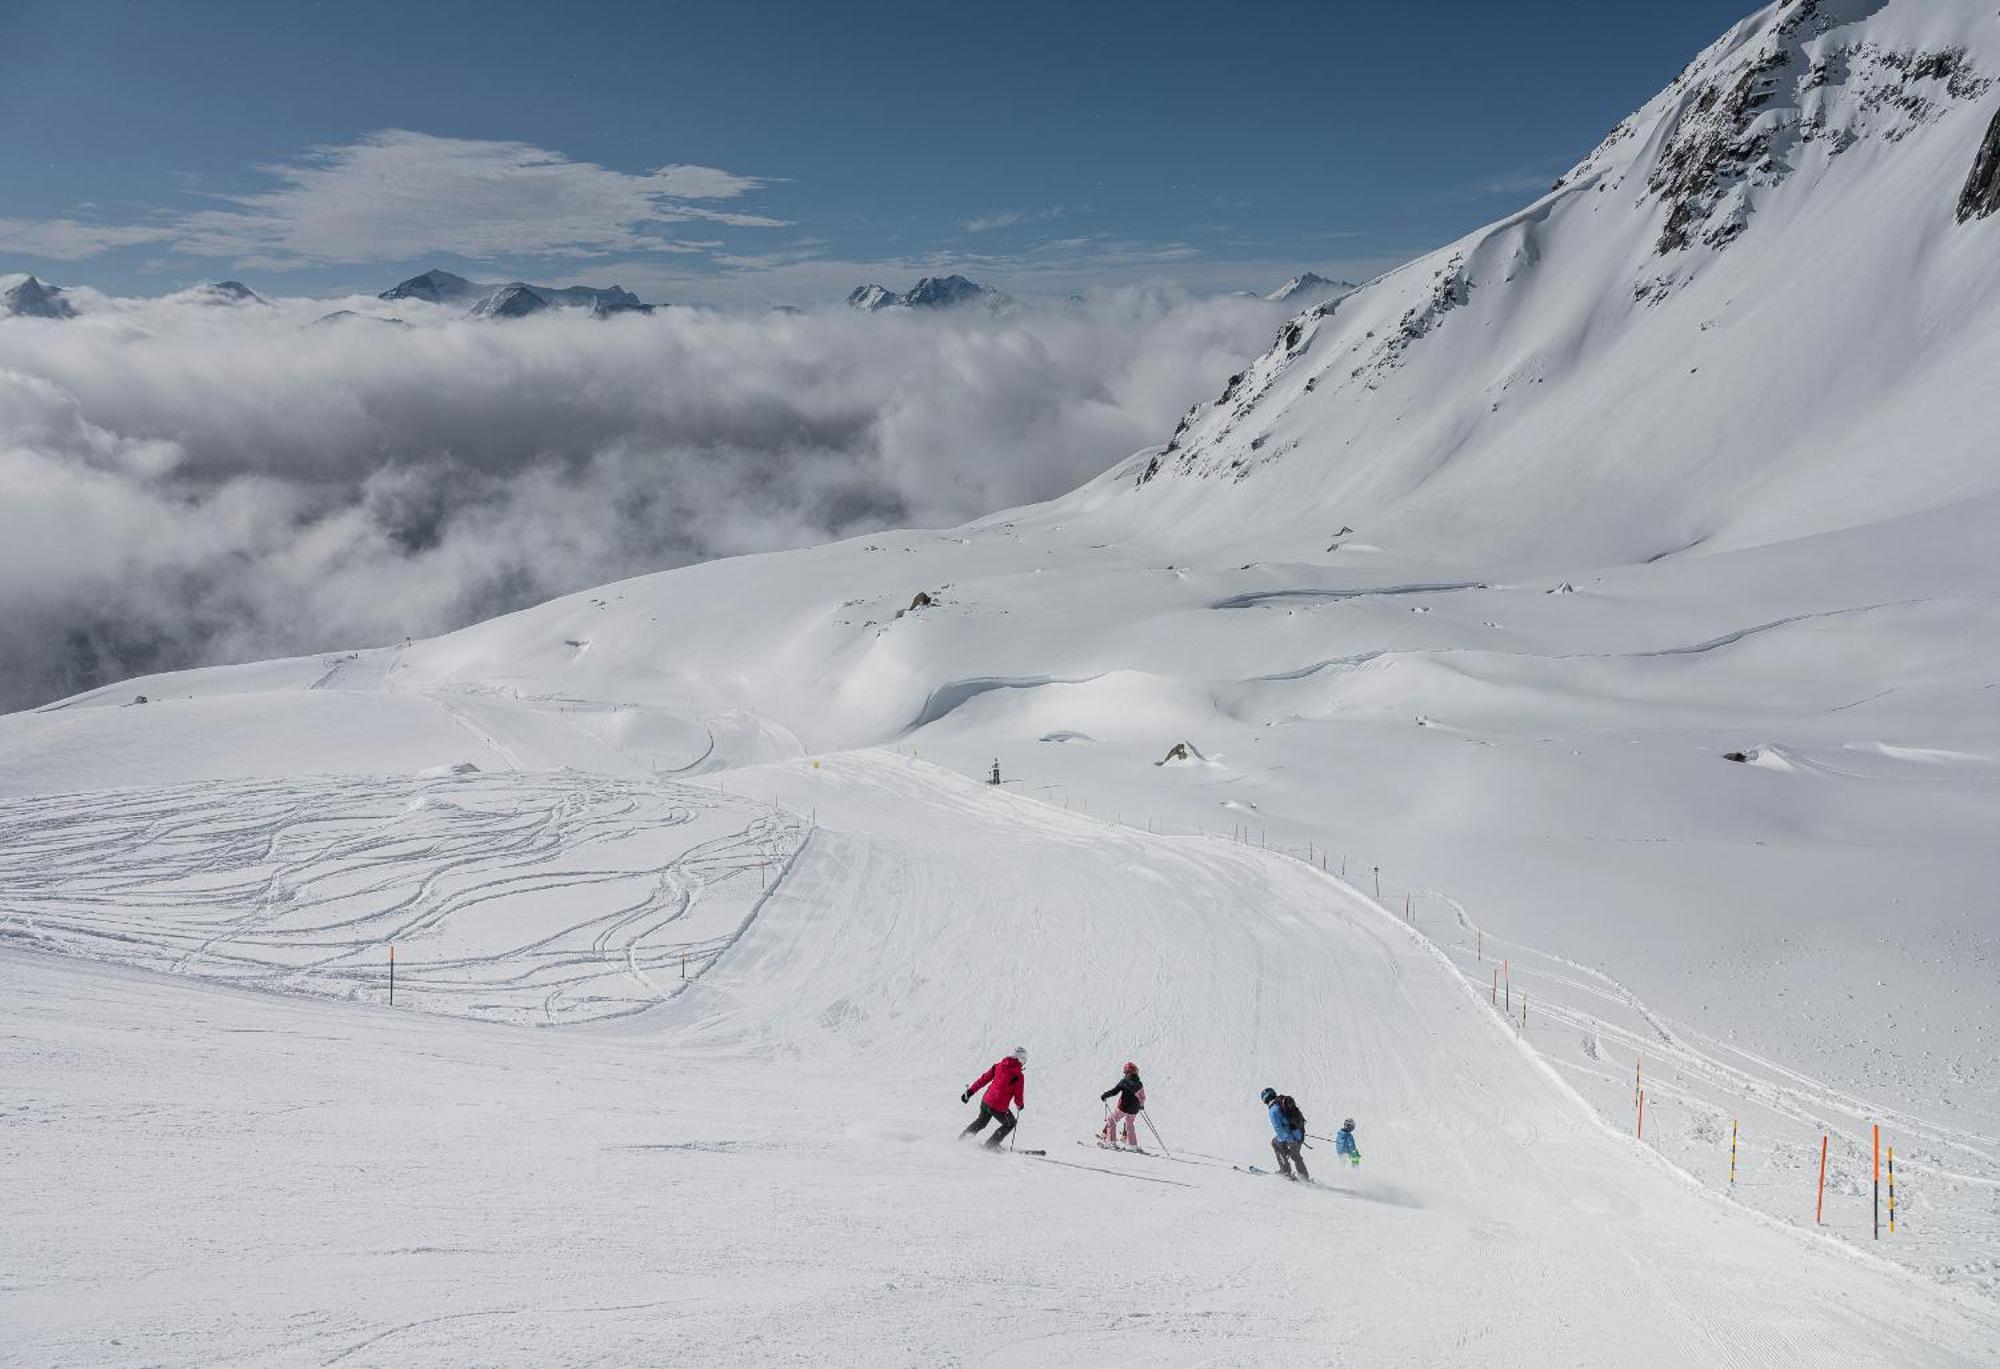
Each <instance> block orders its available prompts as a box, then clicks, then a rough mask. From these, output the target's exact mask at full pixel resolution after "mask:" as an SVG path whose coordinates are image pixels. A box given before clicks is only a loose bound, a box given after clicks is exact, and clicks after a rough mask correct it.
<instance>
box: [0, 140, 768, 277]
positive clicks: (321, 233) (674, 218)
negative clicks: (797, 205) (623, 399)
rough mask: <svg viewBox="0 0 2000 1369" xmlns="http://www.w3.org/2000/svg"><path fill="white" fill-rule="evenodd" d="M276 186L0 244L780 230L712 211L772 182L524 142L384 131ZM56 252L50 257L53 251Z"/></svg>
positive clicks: (257, 249) (14, 225)
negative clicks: (142, 218)
mask: <svg viewBox="0 0 2000 1369" xmlns="http://www.w3.org/2000/svg"><path fill="white" fill-rule="evenodd" d="M262 170H263V172H264V173H265V174H266V175H268V176H270V177H271V178H272V179H273V180H275V181H276V182H277V185H276V186H275V187H274V188H272V189H267V190H260V191H253V192H250V193H246V194H237V195H224V196H218V197H216V198H217V199H218V201H219V205H218V207H214V208H206V209H197V210H194V211H191V212H188V213H183V214H178V215H173V216H170V217H166V218H163V219H162V220H161V221H160V222H158V223H154V224H149V225H145V226H133V227H106V226H102V225H95V224H85V223H79V222H76V221H74V220H69V219H50V220H38V221H29V220H0V245H5V246H14V247H16V248H17V249H18V250H21V251H26V252H33V253H35V254H36V255H40V256H49V257H57V258H61V259H64V260H77V259H80V258H82V257H87V256H93V255H96V254H97V253H100V252H104V251H108V250H110V249H112V248H114V247H121V246H126V245H129V244H132V243H139V242H162V243H167V244H170V245H171V247H172V248H173V250H174V251H176V252H179V253H181V254H183V255H187V256H194V257H208V258H218V259H223V260H227V261H232V262H235V263H237V264H238V265H241V266H261V267H265V268H267V269H285V268H292V267H304V266H324V265H343V264H349V263H356V262H375V261H402V260H407V259H409V258H412V257H420V256H424V255H427V254H431V253H438V252H449V253H454V254H456V255H458V256H463V257H471V258H474V259H478V260H491V259H498V258H504V257H536V256H569V257H587V256H601V255H603V254H605V253H608V252H657V251H674V250H690V249H691V248H692V247H693V245H692V244H689V243H685V242H676V241H674V240H673V239H672V238H670V237H668V236H667V234H666V231H665V230H668V229H670V228H672V227H673V226H675V225H679V224H692V223H701V224H721V225H725V226H728V227H735V228H775V227H782V226H783V225H784V221H783V220H780V219H773V218H769V217H767V216H764V215H761V214H752V213H746V212H742V211H739V210H732V209H726V208H718V207H716V204H715V202H717V201H728V200H734V199H737V198H739V197H740V196H742V195H744V194H746V193H748V192H750V191H753V190H757V189H759V188H761V187H762V186H764V185H765V184H766V183H767V182H766V181H764V180H763V179H760V178H758V177H754V176H745V175H740V174H738V173H736V172H731V171H723V170H720V169H718V168H716V167H709V166H662V167H658V168H656V169H654V170H652V171H648V172H644V173H640V174H633V173H629V172H623V171H614V170H612V169H610V168H608V167H603V166H599V165H597V164H596V163H594V162H579V161H573V160H571V159H570V158H568V157H565V156H564V155H563V154H562V153H560V152H551V151H548V150H547V149H544V148H539V147H536V146H534V145H533V144H531V143H521V142H495V141H488V140H482V139H472V138H439V137H435V136H433V135H431V134H427V133H412V132H409V131H407V130H404V129H388V130H384V131H382V132H379V133H371V134H369V135H368V136H366V137H364V138H360V139H358V140H356V141H355V142H352V143H347V144H344V145H341V146H337V147H320V148H315V149H313V150H312V151H310V152H308V153H307V154H305V155H304V156H302V157H300V158H297V159H296V160H293V161H290V162H283V163H279V164H277V165H273V166H267V167H264V168H262ZM49 249H53V250H49Z"/></svg>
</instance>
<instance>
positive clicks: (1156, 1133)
mask: <svg viewBox="0 0 2000 1369" xmlns="http://www.w3.org/2000/svg"><path fill="white" fill-rule="evenodd" d="M1139 1116H1141V1117H1143V1118H1144V1119H1145V1121H1146V1130H1148V1131H1150V1132H1152V1133H1153V1139H1154V1140H1155V1141H1158V1142H1159V1143H1160V1153H1161V1154H1162V1155H1165V1156H1168V1157H1169V1158H1171V1157H1172V1156H1173V1152H1172V1151H1171V1150H1168V1149H1167V1142H1166V1138H1165V1137H1163V1136H1161V1135H1160V1129H1159V1128H1158V1127H1156V1126H1154V1125H1153V1114H1152V1113H1150V1112H1148V1111H1146V1110H1145V1109H1144V1108H1140V1109H1139Z"/></svg>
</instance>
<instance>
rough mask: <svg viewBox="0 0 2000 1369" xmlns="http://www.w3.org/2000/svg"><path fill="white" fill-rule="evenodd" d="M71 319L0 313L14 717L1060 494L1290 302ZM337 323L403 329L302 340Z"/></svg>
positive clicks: (1188, 392) (260, 308) (1199, 392)
mask: <svg viewBox="0 0 2000 1369" xmlns="http://www.w3.org/2000/svg"><path fill="white" fill-rule="evenodd" d="M80 299H81V303H82V304H83V306H84V309H83V312H82V313H81V314H80V316H79V317H77V318H74V319H69V320H64V321H48V320H39V319H24V318H4V319H0V711H5V710H7V709H12V708H20V707H26V706H30V705H33V704H37V703H41V702H44V701H47V700H49V699H53V698H57V697H60V696H62V695H65V694H69V693H72V692H75V691H77V690H81V689H85V688H90V687H93V686H95V685H99V684H103V683H106V682H109V681H114V680H117V679H121V678H124V677H127V676H130V675H135V674H140V673H144V672H148V671H154V670H163V669H173V668H179V667H184V666H190V665H199V664H210V663H218V662H228V661H242V660H255V659H261V658H267V657H272V656H280V655H295V654H302V653H307V652H312V651H318V650H329V649H336V648H344V647H352V646H365V645H373V644H379V643H385V642H393V641H397V640H400V639H401V638H402V637H404V636H406V635H418V636H421V635H425V634H430V633H436V632H440V631H445V630H448V629H450V628H453V627H458V626H461V625H463V624H466V623H469V622H474V621H477V620H479V619H481V618H485V617H489V616H491V615H493V614H496V613H501V612H505V611H508V610H511V609H515V608H520V607H523V606H525V605H528V604H532V603H535V602H538V601H540V600H543V599H546V598H548V597H550V596H553V595H557V594H562V593H566V592H569V591H572V590H576V589H580V588H585V587H588V586H590V585H594V584H600V583H603V582H605V581H609V580H614V579H618V578H621V577H624V576H629V575H634V574H638V573H641V572H645V571H651V570H660V569H665V568H668V567H672V566H676V565H683V564H686V563H689V562H692V561H698V560H703V559H707V558H711V557H716V556H727V555H732V554H736V553H741V552H751V551H762V550H769V549H774V548H782V547H794V546H800V545H806V544H810V543H816V542H822V541H826V540H829V539H833V538H838V537H843V536H848V535H853V534H857V533H863V532H869V531H874V530H879V529H881V528H885V527H891V526H947V525H951V524H954V523H958V522H962V521H964V520H966V519H969V518H972V517H976V516H978V515H980V514H983V513H987V512H991V511H993V510H995V509H999V508H1005V507H1008V506H1011V505H1015V504H1020V503H1025V502H1030V501H1033V500H1038V499H1044V498H1048V497H1051V496H1054V495H1056V494H1059V493H1062V492H1063V491H1065V490H1067V489H1070V488H1072V487H1074V486H1075V485H1077V484H1080V483H1081V482H1083V481H1085V480H1087V479H1089V478H1090V477H1091V476H1093V475H1096V474H1097V473H1099V472H1100V471H1102V470H1103V469H1105V468H1106V467H1108V466H1110V465H1111V464H1112V463H1114V462H1116V461H1117V460H1119V459H1120V458H1122V457H1124V456H1125V455H1127V454H1129V453H1130V452H1132V451H1134V450H1136V449H1138V448H1140V447H1142V446H1145V445H1147V444H1149V443H1153V442H1158V441H1160V440H1162V439H1163V438H1164V437H1165V435H1166V433H1167V432H1168V430H1170V429H1171V428H1172V426H1173V424H1174V422H1175V419H1176V418H1177V416H1178V415H1179V413H1180V412H1181V411H1182V410H1184V409H1186V408H1187V406H1188V405H1189V404H1190V403H1192V402H1194V401H1195V400H1197V399H1201V398H1207V397H1210V396H1212V395H1213V394H1214V392H1215V390H1216V388H1217V386H1218V385H1219V383H1220V381H1221V379H1222V378H1223V377H1225V376H1226V375H1228V374H1229V373H1230V372H1231V371H1234V370H1236V369H1239V368H1240V366H1241V364H1242V362H1243V360H1244V359H1245V358H1247V357H1249V356H1251V355H1254V354H1255V353H1257V352H1259V351H1261V350H1262V349H1263V348H1264V347H1265V346H1267V345H1268V344H1269V341H1270V337H1271V334H1272V332H1273V331H1274V329H1275V328H1276V326H1277V324H1278V323H1279V321H1280V317H1281V315H1282V313H1283V312H1284V311H1283V310H1282V308H1281V307H1279V306H1273V305H1270V304H1266V303H1264V302H1262V301H1259V300H1253V299H1246V298H1240V297H1229V298H1209V299H1192V298H1186V297H1180V296H1171V295H1162V294H1159V293H1156V292H1136V291H1135V292H1128V293H1108V294H1105V295H1102V296H1098V297H1094V298H1092V299H1089V300H1087V301H1083V302H1080V303H1056V304H1049V305H1045V306H1033V305H1024V306H1017V307H1015V308H1013V309H1011V310H1008V311H1005V312H1001V313H990V312H987V311H985V310H981V309H970V310H960V311H955V312H950V313H942V314H933V313H925V312H919V311H903V310H896V311H889V312H885V313H880V314H873V315H863V314H857V313H855V312H853V311H851V310H846V309H842V308H838V307H835V308H831V309H824V310H819V311H813V312H806V313H783V312H762V311H745V312H736V313H732V312H717V311H709V310H695V309H668V310H663V311H661V312H660V313H658V314H655V315H653V316H650V317H643V316H626V317H618V318H612V319H608V320H596V319H592V318H590V317H588V316H587V315H584V314H581V313H571V312H567V311H566V312H563V313H560V314H552V315H543V316H538V317H534V318H529V319H523V320H510V321H499V322H496V321H477V320H467V319H463V318H459V317H456V316H455V315H454V314H453V313H451V312H450V311H446V310H443V309H437V308H433V307H431V306H426V305H422V304H418V303H415V302H412V301H399V302H398V303H397V304H396V305H395V306H394V308H393V310H391V309H390V308H389V307H387V306H384V305H382V304H381V303H379V302H377V301H372V300H365V301H364V300H355V301H326V300H279V301H275V302H273V303H269V304H254V303H253V304H243V305H233V306H232V305H224V304H217V303H213V302H210V301H209V300H208V298H207V297H204V296H202V295H200V294H199V293H194V294H184V295H178V296H168V297H166V298H162V299H156V300H117V299H106V298H102V297H96V296H92V295H90V294H88V292H81V294H80ZM343 305H345V306H351V307H353V308H356V309H363V310H372V311H373V312H376V313H380V314H387V313H391V312H393V313H395V314H396V315H398V316H399V317H401V318H402V319H403V320H404V323H403V324H402V325H395V324H391V323H387V322H381V321H377V320H375V319H369V318H349V319H345V320H340V321H336V322H332V323H324V324H318V325H316V326H314V320H316V319H319V318H320V317H321V316H323V315H325V314H326V313H328V312H329V311H330V310H332V309H334V308H337V307H341V306H343Z"/></svg>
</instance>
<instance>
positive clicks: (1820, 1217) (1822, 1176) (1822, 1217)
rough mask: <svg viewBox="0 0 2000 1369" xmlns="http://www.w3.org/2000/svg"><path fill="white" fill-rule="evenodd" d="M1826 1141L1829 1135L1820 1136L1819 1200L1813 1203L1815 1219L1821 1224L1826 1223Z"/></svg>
mask: <svg viewBox="0 0 2000 1369" xmlns="http://www.w3.org/2000/svg"><path fill="white" fill-rule="evenodd" d="M1826 1143H1827V1135H1826V1133H1825V1132H1821V1133H1820V1137H1819V1200H1818V1201H1817V1202H1815V1203H1814V1204H1813V1221H1814V1222H1815V1223H1817V1224H1819V1225H1821V1226H1824V1225H1825V1224H1826Z"/></svg>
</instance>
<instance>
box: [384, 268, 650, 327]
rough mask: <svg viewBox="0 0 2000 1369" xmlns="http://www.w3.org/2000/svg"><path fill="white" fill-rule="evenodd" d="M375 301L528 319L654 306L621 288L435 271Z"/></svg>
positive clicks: (644, 311) (639, 310)
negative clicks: (547, 313)
mask: <svg viewBox="0 0 2000 1369" xmlns="http://www.w3.org/2000/svg"><path fill="white" fill-rule="evenodd" d="M377 298H380V299H386V300H398V299H416V300H423V301H425V302H427V303H430V304H460V305H466V306H469V312H470V316H471V317H473V318H526V317H527V316H528V315H529V314H538V313H540V312H542V310H543V309H545V308H560V309H588V310H589V311H590V312H591V313H592V314H593V315H594V316H596V317H598V318H608V317H610V316H611V315H613V314H624V313H641V314H650V313H651V312H653V310H654V309H655V308H656V307H657V306H655V305H651V304H646V303H644V302H643V301H641V300H640V298H639V297H638V296H637V295H635V294H633V293H632V292H631V291H630V290H627V289H626V288H625V287H624V286H622V285H612V286H597V285H530V284H529V283H528V282H526V281H519V280H511V281H506V282H504V283H501V284H492V283H482V282H480V281H472V280H467V279H466V278H465V277H464V276H460V275H455V274H453V273H452V272H450V271H441V270H437V269H432V270H429V271H426V272H424V273H423V274H422V275H420V276H411V277H410V278H409V279H408V280H406V281H402V282H401V283H399V284H396V285H393V286H391V287H389V288H388V289H387V290H384V291H383V292H382V293H381V294H380V295H379V296H378V297H377Z"/></svg>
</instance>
